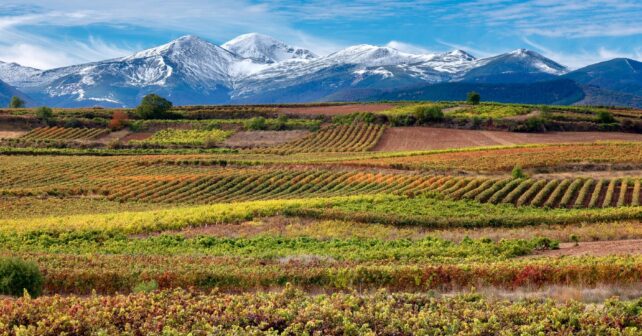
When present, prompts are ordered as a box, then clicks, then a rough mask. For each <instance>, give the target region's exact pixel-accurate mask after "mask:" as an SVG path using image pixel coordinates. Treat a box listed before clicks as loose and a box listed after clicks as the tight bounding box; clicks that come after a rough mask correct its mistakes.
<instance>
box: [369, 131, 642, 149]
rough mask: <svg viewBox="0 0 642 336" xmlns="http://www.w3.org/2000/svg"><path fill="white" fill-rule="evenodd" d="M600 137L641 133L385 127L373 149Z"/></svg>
mask: <svg viewBox="0 0 642 336" xmlns="http://www.w3.org/2000/svg"><path fill="white" fill-rule="evenodd" d="M600 140H616V141H618V140H619V141H642V134H635V133H618V132H548V133H515V132H501V131H477V130H460V129H451V128H435V127H392V128H388V129H386V131H385V132H384V134H383V136H382V137H381V139H380V140H379V142H378V143H377V145H376V146H375V147H374V148H373V150H374V151H380V152H391V151H412V150H433V149H449V148H464V147H478V146H504V145H518V144H539V143H542V144H546V143H567V142H595V141H600Z"/></svg>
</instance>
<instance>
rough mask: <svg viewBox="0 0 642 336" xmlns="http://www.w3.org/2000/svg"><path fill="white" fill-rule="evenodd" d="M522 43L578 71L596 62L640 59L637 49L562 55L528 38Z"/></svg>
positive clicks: (641, 57)
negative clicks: (614, 59)
mask: <svg viewBox="0 0 642 336" xmlns="http://www.w3.org/2000/svg"><path fill="white" fill-rule="evenodd" d="M522 41H524V43H526V44H527V45H528V46H530V47H531V48H533V49H534V50H535V51H537V52H540V53H541V54H542V55H544V56H546V57H548V58H550V59H552V60H554V61H556V62H559V63H560V64H562V65H565V66H567V67H569V68H570V69H572V70H574V69H579V68H581V67H584V66H587V65H589V64H594V63H598V62H604V61H608V60H611V59H613V58H621V57H624V58H631V59H642V49H640V48H638V49H635V50H633V51H632V52H625V51H621V50H613V49H609V48H606V47H597V48H596V49H595V50H591V51H587V50H576V51H574V52H572V53H564V52H559V51H554V50H551V49H549V48H546V47H545V46H543V45H541V44H539V43H536V42H533V41H532V40H530V39H528V38H526V37H525V38H523V39H522Z"/></svg>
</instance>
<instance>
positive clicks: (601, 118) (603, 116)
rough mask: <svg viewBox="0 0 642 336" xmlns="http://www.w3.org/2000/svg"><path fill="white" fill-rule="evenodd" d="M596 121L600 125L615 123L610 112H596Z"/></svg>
mask: <svg viewBox="0 0 642 336" xmlns="http://www.w3.org/2000/svg"><path fill="white" fill-rule="evenodd" d="M597 121H598V122H599V123H600V124H612V123H614V122H615V118H614V117H613V113H611V112H607V111H599V112H597Z"/></svg>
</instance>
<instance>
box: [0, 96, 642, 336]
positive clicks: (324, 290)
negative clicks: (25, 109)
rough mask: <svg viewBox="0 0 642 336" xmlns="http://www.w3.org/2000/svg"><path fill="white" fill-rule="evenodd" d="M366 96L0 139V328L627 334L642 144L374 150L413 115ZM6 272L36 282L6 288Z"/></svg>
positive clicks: (632, 329)
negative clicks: (108, 130) (363, 102)
mask: <svg viewBox="0 0 642 336" xmlns="http://www.w3.org/2000/svg"><path fill="white" fill-rule="evenodd" d="M423 105H426V104H423ZM423 105H422V106H423ZM337 106H339V107H340V108H339V107H337ZM372 106H376V108H375V107H373V111H372V112H371V113H372V114H368V113H367V112H368V111H367V110H364V111H358V109H359V106H349V109H350V111H353V110H354V111H356V112H362V113H359V114H357V115H351V114H345V113H347V110H346V109H348V107H347V106H346V105H331V106H329V107H328V109H329V110H328V111H325V112H327V113H321V112H323V111H321V112H319V109H321V110H322V109H323V108H324V106H323V105H321V106H295V107H292V106H281V107H280V106H246V107H236V106H220V107H211V108H208V107H205V106H200V107H199V106H194V107H175V108H174V109H173V112H174V113H176V115H177V116H179V117H180V118H183V119H179V120H170V121H140V120H134V124H132V125H135V126H131V127H130V128H127V126H126V128H125V129H123V130H122V131H120V132H122V134H127V136H129V137H132V138H134V137H136V136H137V135H138V136H140V135H141V134H147V133H150V132H151V131H149V130H143V129H144V125H145V123H147V124H150V125H151V124H154V125H155V124H162V125H163V129H164V130H163V131H161V132H157V133H156V135H155V136H154V137H152V138H149V139H147V140H146V141H148V143H146V144H143V143H140V144H138V145H136V146H134V144H129V143H127V142H126V141H120V142H119V141H116V140H118V139H116V138H114V139H110V145H109V146H107V145H104V144H102V145H101V144H94V143H97V141H75V140H77V139H95V137H97V136H99V135H98V133H96V132H97V131H100V130H101V129H98V128H96V129H90V128H77V129H76V128H60V127H50V128H37V129H34V130H32V131H31V132H29V133H28V134H27V135H25V138H24V139H23V141H17V140H20V139H10V140H6V141H5V140H3V141H4V142H3V145H2V146H4V147H0V153H2V154H0V334H7V335H62V334H67V335H112V334H114V335H116V334H123V335H183V334H185V335H187V334H192V335H216V334H239V335H245V334H294V335H299V334H309V335H338V334H341V335H360V334H367V335H373V334H374V335H377V334H383V335H414V334H427V335H433V334H434V335H502V334H507V335H508V334H511V335H512V334H520V335H521V334H524V335H540V334H543V335H547V334H552V335H576V334H577V335H596V334H605V335H606V334H608V335H611V334H613V335H620V334H622V335H637V334H639V331H640V330H641V329H640V328H642V320H640V311H641V309H642V308H641V306H640V298H641V297H642V291H641V290H640V288H642V255H641V254H640V253H639V251H637V249H638V247H639V246H640V241H642V225H641V224H640V221H641V220H642V205H641V204H640V197H642V190H641V187H642V186H641V184H642V183H641V182H642V176H641V175H640V171H641V170H640V169H642V143H641V142H639V141H634V140H635V139H633V140H632V139H629V138H628V135H627V137H626V138H623V139H620V140H622V141H621V142H592V141H593V140H595V139H596V138H599V136H600V135H601V134H602V133H595V134H594V133H591V134H590V136H589V139H587V141H586V142H584V143H573V144H568V143H557V140H555V139H553V140H551V141H553V143H548V144H528V145H517V146H515V145H504V144H499V146H497V147H473V148H454V147H458V146H453V145H449V142H443V141H442V140H444V139H440V138H439V137H435V139H433V140H432V141H434V142H435V146H437V147H438V146H442V145H443V147H444V148H443V149H441V150H427V151H394V152H390V151H374V150H373V149H375V148H378V147H377V146H378V144H380V140H381V139H382V134H383V133H384V132H386V131H387V130H395V123H396V122H403V123H410V121H412V122H413V123H414V122H417V121H416V120H414V121H413V119H403V118H407V117H408V116H412V117H413V118H415V115H414V114H413V113H414V112H413V111H414V108H415V107H416V106H415V105H413V104H407V105H403V106H400V107H398V106H395V107H394V108H393V109H392V110H384V111H379V110H378V109H379V108H383V107H382V106H384V105H381V104H377V105H372ZM372 106H371V107H372ZM431 106H442V107H444V108H448V109H449V110H448V111H446V112H447V113H446V116H456V117H457V118H469V117H471V116H475V115H477V114H479V115H482V116H483V118H487V119H492V118H495V117H497V118H499V116H504V117H505V118H514V119H507V120H509V121H510V122H517V123H519V122H522V121H523V120H521V119H519V118H518V119H515V117H523V116H526V117H524V118H528V117H529V115H530V113H531V112H532V110H533V109H534V107H532V106H501V105H497V106H500V107H501V108H495V106H496V105H493V104H485V105H482V106H480V107H469V108H467V109H462V108H460V106H457V104H450V103H448V104H447V103H434V104H431ZM453 108H457V109H456V110H454V109H453ZM538 108H541V107H538ZM555 108H558V107H555ZM292 109H296V111H294V110H292ZM307 109H309V110H307ZM342 109H344V110H345V111H344V110H342ZM571 109H573V111H572V113H574V114H587V115H588V116H589V117H590V116H591V115H590V114H589V112H590V113H592V111H593V110H590V111H589V112H586V113H584V112H582V110H575V108H571ZM285 110H288V111H291V110H292V111H291V112H296V113H297V114H298V115H299V116H300V117H302V118H303V117H305V118H308V117H309V116H310V115H311V114H314V115H317V114H321V115H333V114H335V113H336V114H342V115H341V116H340V117H339V118H338V119H336V120H333V119H328V117H327V116H326V117H324V118H325V119H320V118H319V119H314V120H310V119H297V120H295V121H289V122H288V121H287V118H283V117H282V116H279V115H278V113H280V111H285ZM556 111H557V110H556ZM344 112H345V113H344ZM109 113H110V111H109V110H78V111H67V110H60V111H58V110H56V111H55V116H56V118H65V117H68V116H75V115H78V114H82V115H83V116H87V115H92V114H95V115H97V116H99V117H100V119H101V120H103V121H104V120H109V115H108V114H109ZM555 113H559V112H555ZM570 113H571V112H569V114H570ZM622 113H623V114H622V115H626V116H627V118H628V117H632V116H634V115H637V114H636V113H635V111H623V112H622ZM292 115H295V114H292ZM292 115H290V117H291V118H293V117H292ZM225 116H228V117H229V118H240V120H241V121H242V122H238V120H236V119H235V120H234V121H233V122H232V121H231V120H232V119H222V118H223V117H225ZM616 116H617V117H618V118H624V117H622V116H620V114H617V115H616ZM18 117H20V118H23V117H24V113H23V114H20V115H18ZM384 117H385V118H391V119H389V121H388V122H381V121H382V120H385V119H384ZM217 118H218V119H217ZM260 118H267V119H266V120H270V121H269V123H274V125H276V126H275V127H274V128H267V126H266V125H265V124H263V125H261V122H262V121H265V120H262V119H260ZM393 118H401V119H393ZM245 119H247V120H245ZM415 119H416V118H415ZM225 120H227V121H229V122H226V121H225ZM390 120H392V121H390ZM395 120H396V121H395ZM404 120H405V121H404ZM408 120H410V121H408ZM484 120H486V119H484ZM246 121H247V123H246ZM57 122H59V123H60V124H62V121H61V120H58V121H57ZM93 122H98V121H93ZM422 122H425V121H422ZM266 123H268V122H267V121H266ZM319 124H321V125H322V126H321V128H320V129H318V130H316V128H314V127H312V128H309V129H308V128H306V130H305V131H300V129H298V128H297V129H296V130H292V129H289V130H288V127H289V126H288V125H290V126H291V125H312V126H318V125H319ZM411 124H412V123H411ZM172 125H178V126H172ZM185 125H189V127H184V126H185ZM245 125H254V126H256V125H258V126H256V127H257V128H258V129H252V130H247V129H245V128H243V127H246V126H245ZM270 125H271V124H270ZM412 125H416V124H412ZM458 125H459V124H458ZM179 126H180V127H179ZM254 126H253V127H254ZM277 126H278V127H277ZM441 126H443V125H441ZM137 127H140V128H137ZM261 127H263V128H261ZM270 127H272V126H270ZM297 127H298V126H297ZM306 127H307V126H306ZM413 127H416V126H413ZM268 129H269V130H268ZM148 131H149V132H148ZM92 132H93V133H92ZM281 132H283V133H281ZM284 132H292V133H293V134H295V135H296V136H291V135H290V133H287V134H285V133H284ZM294 132H296V133H294ZM484 132H485V131H484ZM114 133H117V134H121V133H118V132H112V134H114ZM232 133H234V136H233V137H234V138H233V139H231V140H229V143H230V148H222V146H225V143H226V142H225V141H223V140H225V139H226V138H227V137H228V136H229V135H230V134H232ZM52 134H53V135H52ZM56 134H61V135H56ZM398 134H401V135H403V134H405V133H404V132H400V133H398ZM245 135H247V137H248V138H249V139H246V138H244V136H245ZM52 136H58V138H52ZM502 136H507V137H511V136H513V137H515V136H523V135H515V134H503V135H502ZM546 136H547V133H540V134H537V136H532V137H533V138H534V137H546ZM573 136H574V137H581V134H579V135H578V134H573ZM207 137H210V139H209V140H208V141H207V142H208V143H209V145H207V146H206V145H205V139H206V138H207ZM271 137H274V139H272V140H274V141H269V140H271V139H270V138H271ZM631 137H634V136H633V135H631ZM32 140H33V141H32ZM49 140H56V141H49ZM103 140H104V139H103ZM112 140H115V141H114V142H115V143H114V144H111V142H112ZM259 140H260V141H259ZM412 140H413V139H401V140H400V141H401V142H403V141H409V142H412ZM440 141H442V142H440ZM103 142H104V141H103ZM151 142H154V144H152V143H151ZM259 143H260V144H259ZM232 144H234V145H232ZM248 144H249V145H248ZM444 144H445V145H444ZM481 145H484V144H481ZM379 149H381V148H380V147H379ZM560 247H561V248H560ZM6 265H9V266H6ZM16 265H26V266H24V267H23V268H20V269H19V271H20V272H26V273H25V274H27V275H26V276H25V277H26V278H29V279H32V278H33V279H35V275H34V274H39V275H40V276H41V280H42V281H41V282H40V283H39V284H38V282H37V281H36V280H33V281H31V282H30V283H29V286H31V285H33V286H34V287H33V288H31V287H30V288H27V287H21V286H23V285H22V284H18V285H15V286H13V287H15V288H13V287H12V290H11V291H10V290H8V289H7V288H8V287H6V286H5V285H4V284H5V283H11V281H9V280H6V279H7V277H6V275H5V273H3V272H4V271H3V269H4V268H3V267H14V268H16V269H18V266H16ZM32 271H33V273H30V272H32ZM3 281H4V282H3ZM25 289H26V291H27V293H28V294H29V295H25ZM12 296H15V297H12ZM616 296H617V298H616Z"/></svg>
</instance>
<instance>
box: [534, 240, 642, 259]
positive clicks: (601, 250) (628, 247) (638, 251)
mask: <svg viewBox="0 0 642 336" xmlns="http://www.w3.org/2000/svg"><path fill="white" fill-rule="evenodd" d="M608 255H642V239H632V240H613V241H596V242H580V243H578V245H577V246H576V245H575V243H563V244H560V248H559V250H549V251H544V252H540V253H537V254H535V256H546V257H560V256H597V257H600V256H608Z"/></svg>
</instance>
